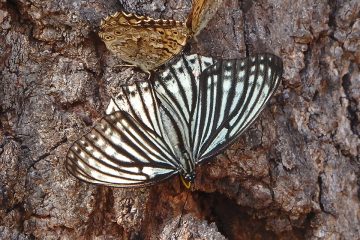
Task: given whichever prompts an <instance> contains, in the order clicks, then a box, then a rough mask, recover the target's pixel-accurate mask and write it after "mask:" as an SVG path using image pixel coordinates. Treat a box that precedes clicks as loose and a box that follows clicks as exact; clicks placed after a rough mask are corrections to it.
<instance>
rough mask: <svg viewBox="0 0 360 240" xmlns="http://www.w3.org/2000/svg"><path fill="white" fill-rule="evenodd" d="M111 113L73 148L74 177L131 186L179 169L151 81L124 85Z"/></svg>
mask: <svg viewBox="0 0 360 240" xmlns="http://www.w3.org/2000/svg"><path fill="white" fill-rule="evenodd" d="M106 113H107V115H106V116H105V117H104V118H102V119H101V121H100V122H99V123H98V124H97V125H96V126H95V127H94V128H93V129H92V130H91V131H90V132H89V133H88V134H86V135H84V136H83V137H82V138H80V139H79V140H78V141H76V142H75V143H74V144H73V145H72V147H71V148H70V150H69V152H68V155H67V162H66V163H67V164H66V167H67V169H68V171H69V172H70V173H71V174H72V175H74V176H76V177H77V178H79V179H81V180H84V181H87V182H91V183H99V184H104V185H108V186H117V187H119V186H121V187H131V186H136V185H148V184H152V183H154V182H157V181H160V180H163V179H165V178H168V177H170V176H171V175H173V174H174V173H177V165H178V163H176V157H175V155H174V153H173V152H172V148H171V147H170V146H169V145H168V141H167V140H166V139H167V137H166V136H164V132H163V127H162V122H161V120H160V118H159V112H158V106H157V102H156V100H155V96H154V93H153V91H152V88H151V86H150V84H149V83H147V82H138V83H136V84H134V85H131V86H124V87H123V89H122V92H121V93H120V94H119V96H118V97H116V98H115V99H113V100H111V102H110V104H109V106H108V108H107V110H106Z"/></svg>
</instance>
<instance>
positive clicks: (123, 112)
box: [67, 53, 282, 187]
mask: <svg viewBox="0 0 360 240" xmlns="http://www.w3.org/2000/svg"><path fill="white" fill-rule="evenodd" d="M281 74H282V62H281V60H280V58H278V57H276V56H274V55H272V54H267V53H265V54H258V55H255V56H253V57H248V58H244V59H235V60H218V61H217V60H215V59H212V58H208V57H202V56H199V55H196V54H195V55H190V56H182V57H181V58H180V59H179V60H178V61H176V62H174V63H173V64H171V65H169V66H168V67H167V68H166V69H165V70H164V71H162V72H160V73H159V74H157V75H156V76H155V77H156V78H155V79H156V81H155V82H154V83H149V82H137V83H135V84H134V85H130V86H124V87H123V88H122V91H121V93H120V94H119V95H118V96H117V97H116V98H114V99H112V100H111V102H110V104H109V106H108V108H107V110H106V114H107V115H106V116H105V117H104V118H103V119H102V120H101V121H100V123H99V124H98V125H97V126H95V127H94V128H93V129H92V130H91V132H90V133H88V134H86V135H84V136H83V137H82V138H80V139H79V140H78V141H77V142H75V143H74V144H73V146H72V147H71V148H70V150H69V153H68V156H67V169H68V170H69V171H70V173H72V174H73V175H74V176H76V177H78V178H79V179H82V180H85V181H87V182H92V183H100V184H105V185H108V186H116V187H131V186H144V185H148V184H152V183H155V182H158V181H161V180H164V179H166V178H168V177H170V176H172V175H173V174H176V173H180V174H182V175H183V176H186V174H190V173H193V174H195V165H196V164H198V163H200V162H203V161H205V160H207V159H209V158H211V157H212V156H214V155H216V154H218V153H219V152H220V151H221V150H223V149H224V148H225V147H226V146H228V145H229V144H231V143H232V142H233V141H234V140H235V139H236V138H237V137H238V136H239V135H240V134H241V133H243V132H244V131H245V130H246V128H248V127H249V126H250V125H251V123H252V122H253V121H254V120H255V119H256V118H257V116H258V115H259V114H260V112H261V111H262V109H263V108H264V106H265V104H266V103H267V102H268V100H269V98H270V97H271V95H272V94H273V93H274V91H275V90H276V88H277V86H278V85H279V83H280V78H281ZM185 179H186V178H185Z"/></svg>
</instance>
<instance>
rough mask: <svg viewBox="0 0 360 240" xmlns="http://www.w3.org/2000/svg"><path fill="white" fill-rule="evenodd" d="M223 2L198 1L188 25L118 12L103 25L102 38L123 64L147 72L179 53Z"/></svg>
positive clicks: (219, 0) (100, 34) (194, 4)
mask: <svg viewBox="0 0 360 240" xmlns="http://www.w3.org/2000/svg"><path fill="white" fill-rule="evenodd" d="M221 2H222V0H195V1H194V3H193V7H192V10H191V12H190V14H189V17H188V20H187V22H186V23H184V22H180V21H175V20H172V19H170V20H165V19H153V18H151V17H147V16H138V15H136V14H132V13H125V12H117V13H115V14H114V15H111V16H108V17H107V18H105V19H104V20H103V21H102V22H101V27H100V32H99V36H100V37H101V39H102V40H103V41H104V43H105V45H106V47H107V48H108V49H109V50H110V51H111V52H112V53H114V54H115V55H117V56H118V57H120V58H121V59H122V60H123V61H125V62H128V63H130V64H132V65H135V66H137V67H139V68H140V69H142V70H143V71H145V72H150V71H151V70H153V69H155V68H157V67H159V66H161V65H163V64H164V63H166V62H168V61H169V60H171V59H172V58H173V57H174V56H176V55H177V54H179V53H180V52H181V51H182V49H183V47H184V46H185V45H186V42H187V40H188V39H189V38H191V37H192V36H193V35H196V34H198V33H199V32H200V31H201V30H202V29H203V28H204V27H205V26H206V24H207V23H208V21H209V20H210V19H211V17H212V16H213V15H214V14H215V13H216V10H217V8H218V7H219V6H220V4H221Z"/></svg>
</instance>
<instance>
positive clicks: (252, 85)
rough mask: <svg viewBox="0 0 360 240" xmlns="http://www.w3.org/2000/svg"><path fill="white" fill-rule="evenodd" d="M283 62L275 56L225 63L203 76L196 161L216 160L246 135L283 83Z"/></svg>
mask: <svg viewBox="0 0 360 240" xmlns="http://www.w3.org/2000/svg"><path fill="white" fill-rule="evenodd" d="M281 74H282V62H281V60H280V58H278V57H276V56H274V55H272V54H260V55H256V56H253V57H250V58H245V59H241V60H224V61H221V62H218V63H216V64H214V65H212V66H211V67H209V68H207V69H206V70H205V71H204V72H203V73H202V75H201V76H200V91H199V92H200V95H199V99H198V115H197V117H196V122H195V123H194V125H195V126H198V128H197V129H196V131H194V132H193V134H194V148H193V149H194V152H193V154H194V159H195V160H196V162H201V161H202V160H204V159H208V158H209V157H211V156H214V155H215V154H217V153H218V152H219V151H221V150H222V149H224V148H225V147H226V146H228V145H229V144H231V143H232V142H233V141H234V140H235V139H236V138H237V137H238V136H239V135H240V134H242V133H243V132H244V131H245V130H246V129H247V128H248V127H249V126H250V125H251V123H253V122H254V120H255V119H256V118H257V117H258V115H259V114H260V112H261V111H262V110H263V109H264V106H265V104H266V103H267V102H268V100H269V98H270V97H271V96H272V94H273V93H274V92H275V90H276V88H277V87H278V85H279V83H280V78H281Z"/></svg>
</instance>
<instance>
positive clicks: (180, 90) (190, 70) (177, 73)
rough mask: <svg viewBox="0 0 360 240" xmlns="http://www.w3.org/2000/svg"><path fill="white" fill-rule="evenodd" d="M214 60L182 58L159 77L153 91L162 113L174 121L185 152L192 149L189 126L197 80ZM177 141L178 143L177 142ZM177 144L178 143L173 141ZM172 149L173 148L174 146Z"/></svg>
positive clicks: (192, 115) (194, 112) (196, 97)
mask: <svg viewBox="0 0 360 240" xmlns="http://www.w3.org/2000/svg"><path fill="white" fill-rule="evenodd" d="M213 63H214V60H213V59H212V58H209V57H202V56H199V55H196V54H194V55H190V56H182V57H181V58H180V59H179V60H178V61H177V62H175V63H173V64H172V65H171V66H169V67H168V68H167V69H166V70H165V71H163V72H161V73H160V74H159V75H158V81H156V82H155V84H154V88H155V91H156V95H157V97H158V98H159V100H160V102H161V108H162V109H163V112H165V113H167V114H166V115H167V116H168V115H170V116H168V117H167V118H171V119H173V122H174V123H173V125H176V127H174V130H175V129H178V130H176V132H174V133H169V131H171V129H169V130H168V131H167V132H168V134H169V135H176V136H178V138H179V137H180V138H182V142H183V144H184V147H185V148H186V151H188V152H191V149H192V147H193V146H192V145H193V138H192V134H191V133H192V132H193V131H194V130H195V129H194V125H193V124H192V122H193V121H194V117H195V115H196V111H197V105H198V104H197V101H198V95H199V79H198V78H199V76H200V73H201V72H202V71H204V70H205V69H206V68H207V67H209V66H210V65H212V64H213ZM178 138H177V139H178ZM176 141H178V140H176ZM173 145H175V144H174V143H173Z"/></svg>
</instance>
